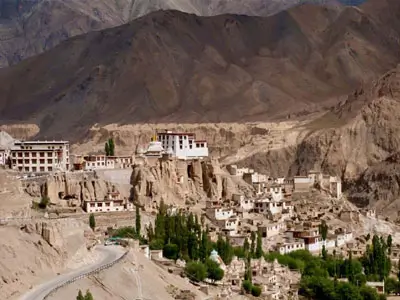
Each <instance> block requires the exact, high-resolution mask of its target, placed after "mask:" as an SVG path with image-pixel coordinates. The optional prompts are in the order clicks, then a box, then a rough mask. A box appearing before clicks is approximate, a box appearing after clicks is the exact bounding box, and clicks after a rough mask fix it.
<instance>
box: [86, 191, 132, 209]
mask: <svg viewBox="0 0 400 300" xmlns="http://www.w3.org/2000/svg"><path fill="white" fill-rule="evenodd" d="M120 196H121V195H120V193H119V192H117V191H114V192H109V193H108V194H107V196H106V197H104V199H103V200H96V201H85V203H84V208H85V210H86V212H88V213H94V212H113V211H125V210H133V204H132V203H131V202H129V201H128V200H123V199H121V197H120Z"/></svg>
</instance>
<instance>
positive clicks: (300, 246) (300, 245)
mask: <svg viewBox="0 0 400 300" xmlns="http://www.w3.org/2000/svg"><path fill="white" fill-rule="evenodd" d="M277 248H278V251H279V253H280V254H282V255H283V254H287V253H290V252H293V251H297V250H304V249H305V244H304V241H303V240H300V239H299V240H290V241H287V242H284V243H281V244H278V245H277Z"/></svg>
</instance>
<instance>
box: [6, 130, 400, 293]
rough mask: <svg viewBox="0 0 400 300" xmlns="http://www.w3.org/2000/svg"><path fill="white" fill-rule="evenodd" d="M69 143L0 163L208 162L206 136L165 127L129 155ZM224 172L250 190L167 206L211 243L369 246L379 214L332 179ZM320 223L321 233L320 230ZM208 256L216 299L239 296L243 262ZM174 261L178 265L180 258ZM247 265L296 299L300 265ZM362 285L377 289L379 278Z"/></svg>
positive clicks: (111, 203) (22, 175) (123, 165)
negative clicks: (77, 149)
mask: <svg viewBox="0 0 400 300" xmlns="http://www.w3.org/2000/svg"><path fill="white" fill-rule="evenodd" d="M69 146H70V145H69V142H67V141H15V142H14V143H13V144H12V145H10V146H9V147H8V148H4V149H0V165H2V166H3V167H4V168H8V169H11V170H14V171H16V172H18V173H19V175H18V178H19V179H20V180H24V179H27V178H30V179H35V178H40V177H42V176H47V175H48V174H52V173H82V172H83V173H84V172H96V171H99V170H117V169H120V170H129V169H131V168H132V167H133V166H134V165H150V166H152V165H156V164H157V163H158V162H159V161H160V160H174V161H180V162H184V163H186V164H187V165H188V166H190V163H191V162H196V161H203V160H204V161H205V160H207V159H209V150H208V144H207V141H206V140H197V139H196V136H195V135H194V134H192V133H176V132H172V131H167V130H165V131H160V132H157V133H156V135H155V136H154V137H152V138H151V141H150V142H149V144H148V145H145V146H144V147H141V146H138V147H137V149H136V150H135V153H132V155H131V156H118V155H116V154H115V150H114V147H115V145H114V142H113V141H112V139H110V140H108V141H107V143H106V151H105V152H107V153H88V154H71V153H70V149H69ZM188 169H189V167H188ZM223 170H224V172H226V174H227V176H231V177H232V178H233V179H234V180H239V181H241V182H243V184H245V185H247V187H248V188H250V189H251V191H252V193H251V194H250V195H249V193H233V194H232V195H231V197H230V198H227V197H214V198H208V199H204V201H198V204H197V205H194V206H185V205H181V206H173V205H171V206H170V210H171V211H177V210H180V211H186V212H192V213H194V214H196V215H198V216H199V218H200V217H203V218H205V222H204V226H207V228H208V234H209V238H210V239H211V241H217V239H218V238H219V237H221V236H223V237H224V238H225V239H227V240H229V243H230V244H231V245H232V246H233V247H235V246H239V247H241V246H242V245H244V244H245V243H246V242H247V241H249V240H251V239H254V236H256V235H257V236H260V238H261V241H262V250H263V252H264V253H279V254H280V255H286V254H289V253H292V252H295V251H299V250H304V251H309V252H310V253H311V254H313V255H315V256H320V255H321V253H322V252H323V251H327V253H329V254H331V255H332V254H334V255H338V256H341V257H344V258H348V257H349V256H350V257H361V256H362V255H363V254H364V251H365V247H366V245H367V244H368V243H369V244H370V243H371V240H369V241H368V239H366V238H365V236H366V235H367V234H371V235H372V234H374V232H372V231H371V232H366V231H365V230H364V229H363V228H364V227H365V226H364V225H362V224H366V223H368V222H369V221H371V222H372V221H373V220H376V219H377V218H378V216H377V214H376V212H375V210H373V209H358V208H357V207H355V206H354V205H352V204H350V203H349V202H348V201H347V200H346V199H345V196H344V195H343V193H342V182H341V179H340V178H339V177H338V176H333V175H331V174H324V173H323V172H321V171H317V170H309V171H308V173H307V174H302V175H298V176H294V177H292V178H286V177H277V178H273V177H270V176H269V175H268V174H260V173H258V172H257V171H255V170H253V169H251V168H248V167H239V166H237V165H227V166H223ZM188 172H189V170H188ZM182 180H183V175H179V174H177V182H176V184H177V185H179V184H180V183H181V181H182ZM60 197H63V195H60ZM135 205H136V204H135V199H132V198H127V197H125V198H122V197H121V194H120V192H119V191H118V190H117V189H116V188H115V187H114V186H113V187H112V188H109V191H108V193H107V195H106V196H105V197H104V198H103V199H92V200H87V201H84V202H83V203H82V207H81V208H82V209H83V211H85V212H86V213H90V214H92V213H93V214H107V213H111V212H113V213H115V212H124V211H134V210H135ZM149 207H150V208H151V207H152V206H151V205H150V206H149ZM153 208H154V207H153ZM143 209H144V210H146V207H143ZM323 226H325V228H326V229H325V231H326V232H325V233H323V232H321V228H323ZM135 247H137V248H138V249H139V248H140V251H142V252H143V253H145V254H146V257H148V258H149V259H154V260H156V261H157V260H160V261H163V253H162V250H161V251H160V250H151V249H149V246H146V245H144V246H143V245H141V246H139V245H136V246H135ZM396 247H397V246H394V247H393V250H392V251H391V253H390V255H391V259H393V260H394V261H398V260H399V253H400V248H396ZM210 259H212V260H213V261H215V262H217V263H218V265H219V266H220V268H221V269H222V270H223V271H224V277H223V279H222V280H221V281H220V282H219V285H220V287H221V292H220V296H221V297H222V298H221V299H231V298H230V297H231V296H232V295H235V294H239V293H241V292H242V285H243V282H244V280H245V273H246V272H247V269H248V266H246V262H245V260H244V259H242V258H238V257H236V256H235V257H234V258H233V260H232V261H231V262H230V263H229V264H225V263H224V261H223V260H222V259H221V257H220V256H219V254H218V252H217V251H216V250H215V249H214V250H213V251H212V252H211V253H210ZM178 263H179V264H181V265H185V263H184V262H182V261H180V262H177V264H178ZM249 266H250V268H251V273H252V276H253V283H255V284H257V285H258V286H260V287H262V288H261V291H262V295H263V296H264V298H265V299H298V290H299V283H300V279H301V273H300V271H299V270H293V269H290V268H289V267H288V266H284V265H281V264H279V263H278V261H277V260H276V259H275V260H273V261H267V260H265V259H264V257H261V258H252V259H251V260H250V263H249ZM366 285H367V286H371V287H373V288H374V289H376V291H377V292H378V293H384V282H383V281H378V282H375V281H374V282H367V283H366ZM224 297H225V298H224Z"/></svg>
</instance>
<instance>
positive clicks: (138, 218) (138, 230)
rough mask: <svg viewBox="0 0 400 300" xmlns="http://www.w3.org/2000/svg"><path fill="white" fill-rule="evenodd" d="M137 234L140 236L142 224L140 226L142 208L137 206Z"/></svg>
mask: <svg viewBox="0 0 400 300" xmlns="http://www.w3.org/2000/svg"><path fill="white" fill-rule="evenodd" d="M135 222H136V233H137V235H138V236H140V230H141V224H140V208H139V205H136V220H135Z"/></svg>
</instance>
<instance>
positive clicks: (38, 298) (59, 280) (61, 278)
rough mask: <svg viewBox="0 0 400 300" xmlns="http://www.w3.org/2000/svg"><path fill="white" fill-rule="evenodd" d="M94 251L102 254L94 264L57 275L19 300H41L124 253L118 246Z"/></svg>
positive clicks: (99, 248)
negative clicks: (56, 288) (55, 289)
mask: <svg viewBox="0 0 400 300" xmlns="http://www.w3.org/2000/svg"><path fill="white" fill-rule="evenodd" d="M95 251H99V252H101V254H102V259H101V260H99V261H98V262H96V263H95V264H92V265H87V266H85V267H83V268H80V269H77V270H74V271H72V272H69V273H66V274H61V275H58V276H56V277H55V278H54V279H52V280H50V281H48V282H46V283H43V284H41V285H39V286H37V287H35V288H33V289H32V290H30V291H29V292H28V293H26V294H25V295H23V296H22V297H21V298H20V300H42V299H43V298H44V297H45V296H46V295H47V294H48V293H49V292H50V291H51V290H52V289H53V288H55V287H56V286H59V285H60V284H63V283H65V282H67V281H68V280H70V279H72V278H74V277H76V276H79V275H83V274H86V273H88V272H90V271H93V270H95V269H97V268H99V267H101V266H104V265H107V264H109V263H112V262H113V261H115V260H117V259H118V258H120V257H121V256H122V255H123V254H124V251H123V250H122V249H121V247H118V246H107V247H106V246H97V247H96V248H95Z"/></svg>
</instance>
